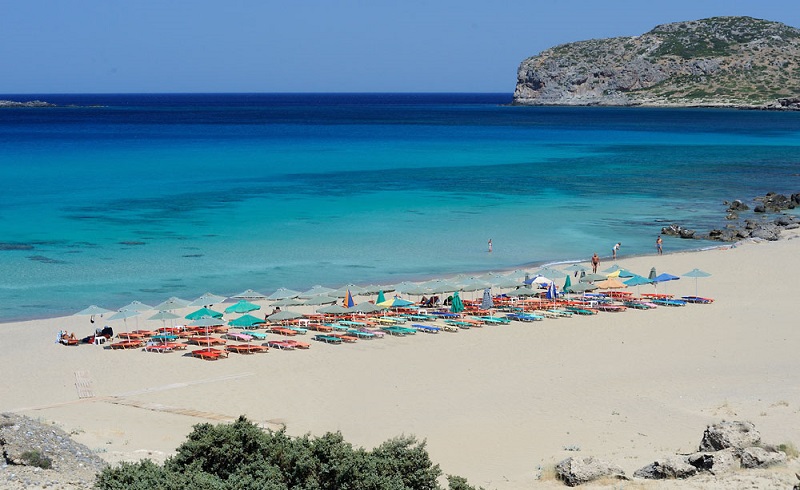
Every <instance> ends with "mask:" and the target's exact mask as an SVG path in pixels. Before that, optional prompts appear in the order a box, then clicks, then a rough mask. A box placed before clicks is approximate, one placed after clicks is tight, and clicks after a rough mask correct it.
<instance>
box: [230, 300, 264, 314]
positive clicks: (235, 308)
mask: <svg viewBox="0 0 800 490" xmlns="http://www.w3.org/2000/svg"><path fill="white" fill-rule="evenodd" d="M260 309H261V307H260V306H258V305H257V304H254V303H251V302H249V301H247V300H240V301H238V302H237V303H234V304H232V305H230V306H229V307H227V308H225V313H249V312H251V311H256V310H260Z"/></svg>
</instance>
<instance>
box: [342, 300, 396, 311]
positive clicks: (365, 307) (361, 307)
mask: <svg viewBox="0 0 800 490" xmlns="http://www.w3.org/2000/svg"><path fill="white" fill-rule="evenodd" d="M385 309H386V307H385V306H380V305H376V304H374V303H370V302H368V301H365V302H364V303H359V304H357V305H354V306H350V307H349V308H347V311H348V312H349V313H375V312H376V311H381V310H385Z"/></svg>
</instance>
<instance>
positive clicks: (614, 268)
mask: <svg viewBox="0 0 800 490" xmlns="http://www.w3.org/2000/svg"><path fill="white" fill-rule="evenodd" d="M620 269H622V267H620V266H618V265H617V264H614V265H612V266H611V267H609V268H608V269H606V270H604V271H603V272H607V273H611V272H616V271H618V270H620Z"/></svg>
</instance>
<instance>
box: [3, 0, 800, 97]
mask: <svg viewBox="0 0 800 490" xmlns="http://www.w3.org/2000/svg"><path fill="white" fill-rule="evenodd" d="M0 7H2V10H0V60H2V63H3V68H2V75H0V93H5V94H25V93H28V94H31V93H81V92H83V93H125V92H507V93H510V92H512V91H513V90H514V84H515V82H516V70H517V67H518V66H519V63H520V62H521V61H522V60H523V59H525V58H526V57H528V56H532V55H534V54H537V53H538V52H540V51H542V50H543V49H546V48H548V47H551V46H554V45H556V44H562V43H566V42H572V41H579V40H585V39H593V38H604V37H614V36H633V35H638V34H642V33H644V32H647V31H648V30H650V29H652V28H653V27H654V26H656V25H658V24H663V23H668V22H675V21H681V20H694V19H700V18H706V17H713V16H718V15H749V16H752V17H757V18H762V19H767V20H775V21H779V22H783V23H785V24H789V25H791V26H794V27H800V4H798V0H660V1H659V0H637V1H633V0H591V1H586V0H569V1H567V0H509V1H503V0H498V1H477V0H439V1H435V0H396V1H384V0H340V1H337V0H280V1H278V0H228V1H212V0H127V1H125V0H119V1H117V0H71V1H61V0H49V1H47V0H2V1H0Z"/></svg>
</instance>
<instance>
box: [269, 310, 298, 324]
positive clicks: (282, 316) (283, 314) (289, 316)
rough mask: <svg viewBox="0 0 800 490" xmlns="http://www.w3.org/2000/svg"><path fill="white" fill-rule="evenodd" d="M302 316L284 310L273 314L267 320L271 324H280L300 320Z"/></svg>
mask: <svg viewBox="0 0 800 490" xmlns="http://www.w3.org/2000/svg"><path fill="white" fill-rule="evenodd" d="M302 316H303V314H302V313H297V312H295V311H289V310H286V311H279V312H277V313H273V314H272V315H270V316H268V317H267V320H269V321H271V322H282V321H284V320H294V319H295V318H302Z"/></svg>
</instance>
